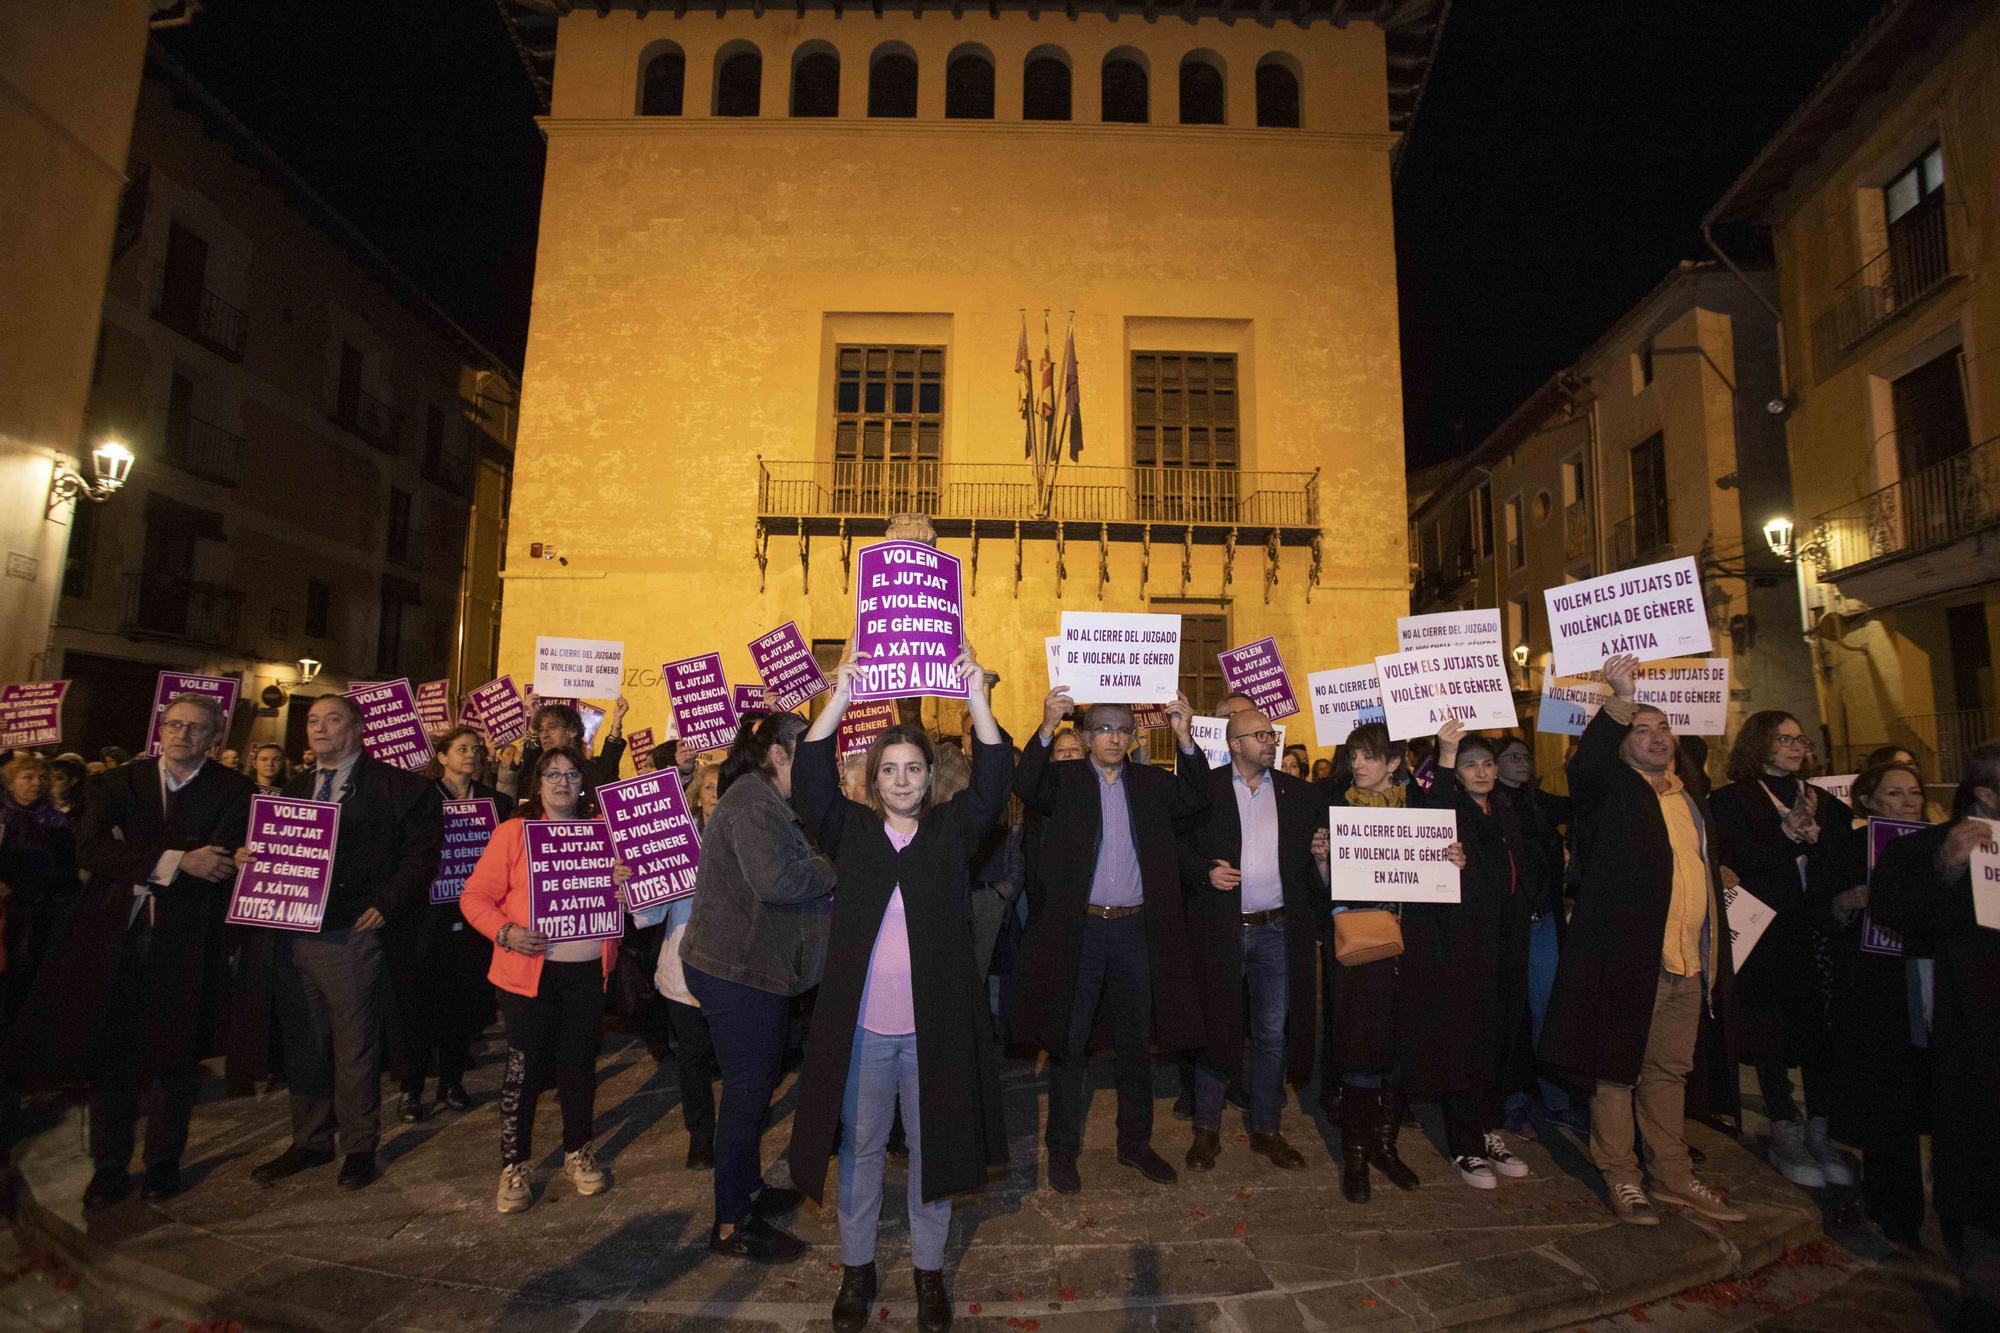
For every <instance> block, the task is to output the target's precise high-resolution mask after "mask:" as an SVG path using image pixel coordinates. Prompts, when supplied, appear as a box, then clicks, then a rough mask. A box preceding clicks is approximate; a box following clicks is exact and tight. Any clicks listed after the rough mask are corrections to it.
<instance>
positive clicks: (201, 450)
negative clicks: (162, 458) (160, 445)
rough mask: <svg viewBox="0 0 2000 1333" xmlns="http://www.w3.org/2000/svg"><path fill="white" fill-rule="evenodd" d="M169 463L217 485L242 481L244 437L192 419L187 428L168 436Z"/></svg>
mask: <svg viewBox="0 0 2000 1333" xmlns="http://www.w3.org/2000/svg"><path fill="white" fill-rule="evenodd" d="M166 443H167V461H168V462H169V463H172V464H173V465H174V466H175V467H178V468H180V469H181V470H182V471H184V472H192V473H193V474H194V475H195V476H197V477H202V478H205V479H207V480H209V481H212V482H214V483H216V484H217V485H218V486H234V485H236V484H237V483H238V482H239V481H241V480H242V479H243V437H242V436H241V435H238V434H236V433H235V432H234V431H232V430H228V429H226V428H225V427H222V426H218V425H216V424H215V423H214V422H213V421H204V420H202V419H201V418H200V417H189V418H187V421H186V423H185V425H184V426H181V427H179V428H176V429H173V430H169V431H168V433H167V442H166Z"/></svg>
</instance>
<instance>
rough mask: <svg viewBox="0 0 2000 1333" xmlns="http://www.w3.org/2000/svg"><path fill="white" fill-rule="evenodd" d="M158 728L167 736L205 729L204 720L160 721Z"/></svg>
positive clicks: (206, 724)
mask: <svg viewBox="0 0 2000 1333" xmlns="http://www.w3.org/2000/svg"><path fill="white" fill-rule="evenodd" d="M160 730H161V731H162V732H164V733H165V734H166V735H169V736H185V735H189V734H191V733H194V732H200V731H207V730H208V723H206V722H162V723H161V724H160Z"/></svg>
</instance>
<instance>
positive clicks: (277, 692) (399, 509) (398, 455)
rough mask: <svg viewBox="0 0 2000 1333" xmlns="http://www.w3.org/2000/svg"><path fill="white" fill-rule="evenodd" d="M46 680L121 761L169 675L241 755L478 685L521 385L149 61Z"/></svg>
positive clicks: (157, 56)
mask: <svg viewBox="0 0 2000 1333" xmlns="http://www.w3.org/2000/svg"><path fill="white" fill-rule="evenodd" d="M126 175H127V178H128V180H129V184H128V186H127V188H126V191H125V195H124V199H123V202H122V205H121V206H120V208H119V209H118V211H117V216H118V225H117V228H116V231H115V236H114V237H113V238H112V242H111V253H112V255H113V261H112V265H111V273H110V280H109V283H108V285H107V287H106V289H105V290H104V291H103V293H102V294H101V296H100V298H99V299H98V300H97V302H96V304H97V305H98V307H99V308H100V309H101V314H102V323H101V329H100V332H99V333H98V335H97V353H96V358H95V367H94V369H92V370H91V371H90V372H89V380H90V397H89V404H88V412H87V427H86V435H87V436H88V437H89V438H98V437H115V438H117V439H120V440H123V441H125V442H126V443H127V444H128V445H129V446H130V448H131V449H132V451H133V453H134V454H136V455H137V462H136V463H135V464H134V467H133V472H132V478H131V481H130V482H129V484H127V485H126V486H125V488H124V489H123V490H121V491H119V492H118V493H117V494H115V495H113V496H112V497H110V499H109V500H107V501H106V502H104V503H102V504H92V503H88V502H83V501H80V502H78V504H77V505H76V507H75V510H74V517H73V524H74V526H73V527H72V529H71V532H70V537H69V543H68V561H67V565H66V568H65V570H64V574H63V584H62V594H63V595H62V599H61V606H60V614H59V616H58V618H57V620H56V623H55V630H54V633H53V635H52V637H51V657H52V661H51V663H50V666H49V669H48V671H47V673H46V674H48V675H51V676H62V677H67V678H70V679H72V680H74V681H75V682H76V683H75V685H74V686H73V687H72V693H71V695H70V699H69V702H68V705H67V708H66V714H65V724H66V725H65V742H66V743H68V744H70V745H73V746H97V745H105V744H121V745H126V746H132V745H135V744H136V743H137V742H138V741H140V740H142V739H143V738H144V735H145V719H146V710H147V706H148V705H149V703H150V701H151V698H152V694H153V688H154V681H155V676H156V673H157V672H159V671H161V670H174V671H190V672H200V673H204V674H216V675H233V676H239V677H240V678H241V679H242V682H243V688H242V699H243V703H242V704H241V705H240V706H239V710H238V716H237V717H236V719H234V725H233V726H232V728H231V741H232V743H234V744H237V745H242V744H244V743H246V742H248V741H252V740H278V741H281V742H285V743H287V746H288V748H289V749H290V750H292V751H293V752H294V753H296V752H297V751H298V749H299V748H301V744H302V734H303V724H304V717H303V714H304V710H303V709H293V708H291V707H290V695H291V693H292V691H294V690H295V689H296V688H298V687H299V686H300V684H301V683H302V682H301V676H302V670H301V667H300V665H299V662H300V659H310V660H311V661H314V662H317V663H319V664H320V674H319V677H318V680H317V681H316V682H314V683H313V684H312V686H311V687H310V690H309V691H308V692H318V691H322V690H327V689H339V688H342V687H344V686H345V685H346V684H348V683H349V682H350V681H354V680H381V679H392V678H395V677H398V676H408V677H410V678H411V679H412V680H413V681H424V680H434V679H440V678H449V679H451V680H453V681H455V682H456V683H457V686H458V689H459V690H460V691H462V690H464V689H466V688H469V687H470V686H472V685H477V684H479V683H480V682H482V681H483V680H485V679H488V678H489V676H490V674H491V667H492V662H493V640H494V632H493V627H494V625H495V623H496V622H497V612H498V583H497V570H498V556H499V549H500V545H501V541H502V532H503V525H504V505H505V499H506V491H507V475H508V471H509V468H510V462H511V449H512V440H513V430H514V421H515V413H516V405H517V389H516V383H515V380H514V378H513V376H512V375H511V374H510V373H509V372H508V371H507V369H506V368H505V367H504V366H503V365H502V364H501V363H500V362H499V361H497V360H496V359H495V358H494V357H492V356H491V355H490V354H488V353H486V352H485V351H484V350H483V349H481V348H480V347H479V346H478V344H477V343H476V342H474V341H473V340H472V339H471V338H470V337H469V336H468V335H466V334H465V333H464V332H463V330H461V329H459V328H458V327H457V326H456V325H455V324H453V323H452V322H451V321H450V320H449V318H447V317H446V316H445V315H444V313H443V312H442V311H440V310H439V309H438V308H437V307H436V306H435V305H433V304H432V303H431V302H430V301H428V300H427V299H426V298H425V297H424V296H423V294H422V293H421V292H419V291H418V290H417V289H416V288H415V287H414V286H413V285H412V284H411V283H410V282H409V280H408V279H407V278H405V277H404V276H403V275H402V274H400V273H399V272H397V271H396V270H395V269H394V267H393V266H391V265H390V264H389V263H388V261H386V260H385V259H383V258H382V256H381V255H380V254H379V253H378V252H376V251H375V250H374V249H373V248H372V247H371V246H370V245H369V244H368V243H367V242H366V241H365V240H364V239H363V238H362V237H360V236H359V235H358V234H357V233H355V232H354V231H353V229H352V228H351V227H350V226H349V225H348V224H347V223H346V222H345V221H344V220H342V219H341V218H340V217H339V215H338V214H336V213H334V212H333V210H332V209H331V208H329V207H328V206H327V205H326V204H325V203H324V201H322V200H320V199H319V198H318V196H317V195H315V194H314V193H313V192H312V191H311V190H310V189H309V188H308V187H307V186H306V185H305V183H304V182H302V181H300V180H299V179H298V178H297V177H296V176H294V175H293V174H292V173H291V172H290V171H289V170H288V169H287V168H286V167H285V165H284V164H283V163H282V162H281V161H279V160H278V159H277V158H276V157H275V156H274V155H273V154H271V152H270V150H269V149H268V148H266V147H265V146H264V145H262V144H261V143H260V142H258V141H257V140H256V139H255V138H254V137H253V136H251V135H250V134H249V133H248V131H247V130H245V129H244V127H243V126H242V125H240V124H238V123H237V122H236V121H235V120H234V118H233V117H231V116H230V115H229V113H228V111H227V110H226V109H225V108H223V107H222V106H220V105H219V104H218V103H217V102H215V100H214V99H213V98H211V97H210V96H209V95H208V94H207V93H206V92H205V91H204V90H203V89H202V88H201V87H200V86H199V85H197V84H196V83H195V82H194V81H193V80H192V79H191V78H190V77H189V76H188V75H187V74H186V73H185V72H184V71H182V70H181V69H180V68H179V67H178V66H177V65H175V64H174V63H173V62H172V60H171V59H170V58H169V57H167V56H166V55H165V54H164V53H163V52H160V51H159V50H157V49H155V50H154V51H153V52H151V53H150V54H149V55H148V57H147V60H146V73H145V78H144V82H143V86H142V88H141V92H140V98H139V107H138V115H137V118H136V121H135V128H134V130H133V133H132V141H131V150H130V158H129V161H128V163H127V165H126Z"/></svg>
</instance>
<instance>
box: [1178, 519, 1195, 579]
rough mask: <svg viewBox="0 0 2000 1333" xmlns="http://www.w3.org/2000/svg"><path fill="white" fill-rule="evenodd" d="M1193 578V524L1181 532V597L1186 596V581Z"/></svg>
mask: <svg viewBox="0 0 2000 1333" xmlns="http://www.w3.org/2000/svg"><path fill="white" fill-rule="evenodd" d="M1193 577H1194V524H1192V523H1190V524H1188V525H1187V527H1185V528H1183V529H1182V530H1181V596H1183V597H1185V596H1187V586H1188V580H1189V579H1191V578H1193Z"/></svg>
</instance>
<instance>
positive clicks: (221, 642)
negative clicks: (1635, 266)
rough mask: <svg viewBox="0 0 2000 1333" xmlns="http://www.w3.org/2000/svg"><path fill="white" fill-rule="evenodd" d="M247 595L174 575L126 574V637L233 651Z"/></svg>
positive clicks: (122, 626)
mask: <svg viewBox="0 0 2000 1333" xmlns="http://www.w3.org/2000/svg"><path fill="white" fill-rule="evenodd" d="M242 610H243V590H242V589H240V588H228V587H224V586H223V585H221V584H219V583H203V582H200V581H199V580H195V579H188V578H182V577H178V576H175V575H171V574H147V573H137V574H127V575H125V606H124V610H123V612H122V613H121V615H120V617H119V630H120V632H122V633H125V634H136V635H145V636H151V637H155V638H162V639H179V640H182V641H184V642H187V643H200V644H207V645H210V646H213V647H227V646H229V645H231V644H234V643H235V642H236V627H237V622H238V619H239V617H240V616H241V613H242Z"/></svg>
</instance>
